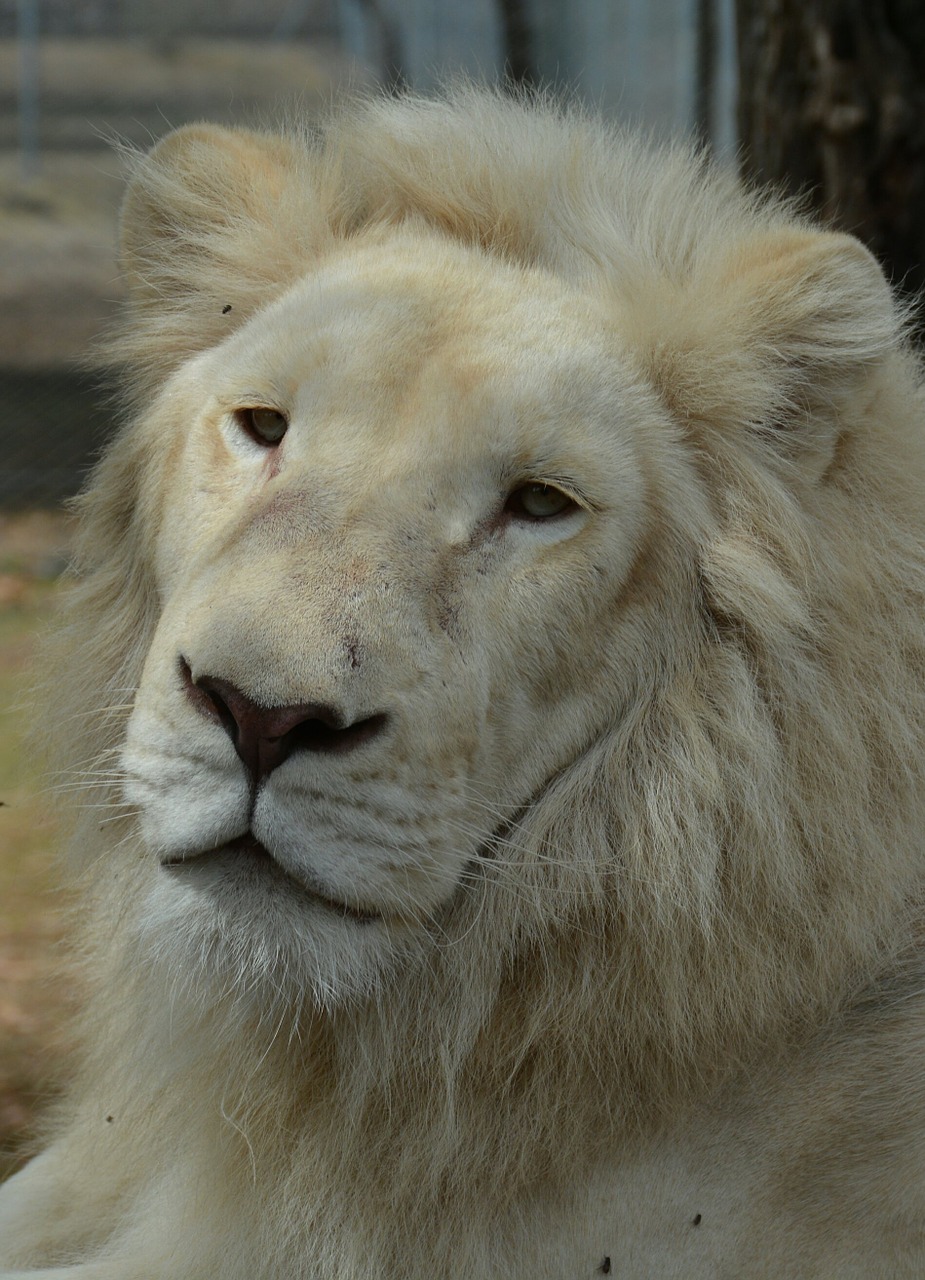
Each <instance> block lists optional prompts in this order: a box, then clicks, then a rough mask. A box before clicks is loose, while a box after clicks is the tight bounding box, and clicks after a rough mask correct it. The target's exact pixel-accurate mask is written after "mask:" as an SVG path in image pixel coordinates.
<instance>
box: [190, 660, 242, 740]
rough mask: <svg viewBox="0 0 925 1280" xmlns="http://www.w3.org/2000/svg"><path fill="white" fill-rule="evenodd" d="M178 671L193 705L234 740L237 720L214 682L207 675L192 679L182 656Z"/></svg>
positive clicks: (236, 733)
mask: <svg viewBox="0 0 925 1280" xmlns="http://www.w3.org/2000/svg"><path fill="white" fill-rule="evenodd" d="M180 673H181V676H182V679H183V687H184V691H185V693H186V696H187V698H189V700H190V702H192V704H193V706H194V707H196V709H197V710H198V711H201V712H202V713H203V714H204V715H206V716H208V717H209V719H210V720H217V721H218V722H219V724H221V725H222V727H223V728H224V729H225V731H226V732H227V734H228V736H229V737H230V738H231V739H232V741H234V740H235V739H236V738H237V736H238V722H237V720H236V719H235V716H234V713H233V712H232V710H231V708H230V707H229V706H228V703H227V702H226V701H225V699H224V698H223V697H222V695H221V693H220V692H219V690H218V687H217V684H216V682H215V681H213V680H210V678H209V677H208V676H202V677H200V679H198V680H194V679H193V673H192V671H191V669H190V665H189V663H188V662H187V661H186V659H185V658H184V657H181V658H180Z"/></svg>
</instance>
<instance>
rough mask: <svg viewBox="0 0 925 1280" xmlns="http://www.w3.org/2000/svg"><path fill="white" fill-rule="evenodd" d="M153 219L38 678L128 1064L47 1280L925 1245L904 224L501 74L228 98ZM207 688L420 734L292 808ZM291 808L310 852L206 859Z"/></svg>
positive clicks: (72, 1125)
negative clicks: (800, 195)
mask: <svg viewBox="0 0 925 1280" xmlns="http://www.w3.org/2000/svg"><path fill="white" fill-rule="evenodd" d="M123 249H124V265H125V272H126V276H127V279H128V283H129V288H130V295H131V301H130V306H129V312H128V315H127V318H126V320H125V324H124V327H123V329H122V330H121V332H120V336H119V338H118V340H117V342H116V343H115V355H116V357H117V358H118V359H119V360H121V361H123V362H124V363H125V365H126V368H127V371H128V382H129V385H130V387H131V389H132V396H133V406H134V416H133V419H132V421H131V424H130V425H129V426H128V427H127V428H126V429H125V430H124V431H123V432H122V434H121V435H120V436H119V437H118V439H117V440H115V441H114V443H113V444H112V446H111V447H110V448H109V450H108V451H107V453H106V455H105V456H104V458H103V459H102V461H101V463H100V465H99V467H98V469H97V471H96V473H95V475H94V477H93V479H92V481H91V483H90V485H89V486H88V488H87V490H86V492H85V494H84V495H83V497H82V498H81V500H80V507H81V512H82V516H83V532H82V535H81V541H80V546H79V552H78V566H77V579H76V581H75V582H74V584H73V586H72V588H71V594H70V601H69V603H68V605H67V607H66V612H65V616H64V618H63V619H62V621H61V630H60V634H59V636H58V638H57V641H56V649H57V654H56V655H53V657H52V658H51V659H50V662H51V666H50V668H49V670H50V671H51V673H52V674H50V675H49V687H50V688H51V689H52V690H53V698H54V701H53V703H51V704H50V705H52V706H53V708H54V711H53V715H51V713H50V718H51V719H53V721H54V724H53V726H52V727H53V729H54V732H55V734H56V735H57V737H58V739H59V743H60V750H61V753H62V756H63V759H64V760H65V761H66V763H67V764H68V765H69V766H70V767H71V768H73V769H74V771H75V772H74V778H75V779H77V780H83V781H87V780H89V781H90V782H91V783H92V784H93V785H92V787H91V788H90V790H89V791H88V792H87V793H86V794H87V798H88V801H89V803H88V804H87V805H86V806H85V807H84V808H83V810H82V813H81V816H80V817H79V821H78V824H77V833H76V836H75V841H74V856H75V859H76V860H77V864H78V866H79V868H80V873H79V874H80V876H81V877H82V881H83V884H84V891H85V896H84V899H83V906H82V908H81V911H80V917H81V920H80V926H79V932H80V934H81V937H82V941H81V943H80V947H79V954H80V956H81V957H82V964H83V967H84V969H85V971H86V973H87V981H88V985H89V994H88V1003H87V1011H86V1013H85V1015H84V1016H83V1017H82V1019H81V1023H80V1029H81V1039H82V1044H83V1049H82V1053H81V1056H80V1059H79V1062H78V1064H77V1066H76V1069H75V1073H74V1079H73V1082H72V1083H71V1086H70V1088H69V1091H68V1092H67V1094H66V1097H65V1100H64V1102H63V1103H62V1104H61V1105H60V1107H59V1108H58V1111H57V1114H56V1115H55V1116H54V1117H53V1118H52V1120H51V1121H50V1126H49V1132H48V1135H47V1145H46V1146H45V1148H44V1150H43V1151H42V1153H41V1154H39V1155H38V1156H37V1158H36V1159H35V1160H34V1161H33V1162H32V1163H31V1164H30V1165H28V1166H27V1167H26V1168H25V1169H24V1171H23V1172H21V1173H20V1174H18V1175H17V1176H16V1177H15V1178H14V1179H13V1180H12V1181H11V1182H10V1183H9V1184H8V1185H7V1186H6V1187H5V1188H4V1189H3V1191H2V1192H0V1272H2V1275H3V1276H4V1277H6V1278H7V1280H9V1277H10V1276H14V1275H18V1274H20V1273H26V1274H28V1275H30V1276H32V1277H33V1278H34V1277H43V1276H44V1277H55V1278H56V1280H64V1278H65V1277H70V1278H71V1280H91V1278H93V1280H97V1278H98V1280H107V1278H109V1277H113V1278H115V1277H119V1278H120V1280H155V1278H157V1280H168V1278H169V1280H205V1278H207V1277H208V1278H211V1277H219V1276H220V1277H222V1280H259V1278H264V1280H270V1278H272V1280H292V1278H295V1277H305V1280H309V1278H311V1280H360V1278H361V1277H362V1280H425V1278H426V1280H433V1278H435V1277H437V1276H440V1277H462V1278H467V1280H486V1278H487V1277H495V1276H497V1277H504V1278H505V1280H541V1278H547V1280H581V1277H588V1278H589V1280H590V1278H591V1277H593V1276H596V1275H599V1274H607V1273H608V1271H609V1273H610V1274H613V1275H617V1276H620V1277H625V1278H627V1280H641V1278H651V1280H655V1278H658V1280H662V1278H667V1277H676V1278H678V1280H693V1278H695V1277H720V1276H722V1277H737V1278H738V1277H774V1278H778V1277H800V1278H801V1280H802V1278H804V1277H834V1276H837V1277H865V1278H868V1280H869V1278H870V1277H885V1278H886V1277H890V1278H893V1277H896V1278H898V1277H913V1276H915V1277H920V1276H922V1275H923V1274H925V1195H923V1188H925V1126H923V1117H925V1098H923V1096H922V1095H923V1084H922V1081H923V1070H922V1065H921V1064H922V1055H923V1047H925V1036H923V1031H925V1012H923V1002H922V995H921V991H922V962H921V944H920V935H921V928H920V922H921V904H922V889H923V870H925V858H923V850H922V836H923V831H925V822H923V806H925V785H923V783H925V777H923V773H925V751H923V747H925V743H923V735H925V599H923V595H925V554H923V553H925V450H923V440H922V432H921V422H922V401H921V398H920V392H919V377H920V371H919V367H918V364H917V362H916V360H915V359H914V357H913V356H912V355H911V354H910V352H909V351H908V350H907V348H906V344H905V342H904V339H903V323H902V321H903V317H902V316H901V315H900V314H899V313H898V311H897V308H896V306H895V304H894V302H893V301H892V299H891V296H890V292H889V290H888V288H887V286H886V284H885V283H884V281H883V278H882V276H881V274H880V271H879V269H878V268H877V266H876V264H875V263H874V262H873V260H872V259H871V258H870V256H869V255H868V254H867V253H866V251H865V250H864V249H862V248H861V246H860V245H859V244H857V243H856V242H855V241H854V240H852V239H850V238H849V237H845V236H839V235H834V234H829V233H826V232H822V231H819V230H816V229H814V228H813V227H812V226H809V225H807V224H806V223H805V222H804V221H802V220H801V219H800V218H799V217H797V216H795V215H794V214H793V212H792V211H791V210H789V209H787V208H784V207H781V206H779V205H777V204H775V203H774V202H773V201H771V200H767V199H765V198H757V197H752V196H751V195H748V194H746V193H743V191H742V190H741V189H740V188H739V187H738V186H737V185H736V184H735V182H734V181H733V180H732V178H730V177H729V176H727V175H724V174H723V173H721V172H718V171H716V170H714V169H713V168H711V167H710V166H709V165H708V164H706V163H705V162H704V161H703V160H701V159H698V158H696V157H692V156H691V155H690V154H689V153H688V152H687V151H685V150H684V149H676V150H671V149H659V148H655V147H651V146H649V145H648V144H647V143H645V142H643V141H641V140H640V139H638V138H636V137H633V136H625V135H623V134H621V133H618V132H614V131H612V130H610V129H609V128H606V127H605V126H603V125H602V124H600V123H599V122H597V121H595V120H593V119H586V118H583V117H582V116H580V115H577V114H569V113H562V112H560V111H558V110H556V109H554V108H552V107H545V106H535V107H531V106H525V105H522V104H520V103H517V102H514V101H510V100H506V99H505V98H503V97H500V96H494V95H491V94H486V93H480V92H476V91H474V90H462V91H459V92H455V93H452V94H449V95H448V96H447V97H446V98H444V99H442V100H439V101H421V100H416V99H401V100H397V101H374V102H369V103H362V104H359V105H357V106H354V107H351V108H349V109H344V110H340V111H338V112H337V113H335V114H333V115H332V118H331V119H330V120H329V121H328V122H327V123H326V125H325V128H324V129H323V130H322V132H321V134H320V135H319V136H318V137H315V136H313V135H312V136H308V135H306V136H305V137H301V136H298V135H296V134H293V135H289V136H286V137H270V136H263V135H261V134H256V133H239V132H227V131H223V130H220V129H214V128H210V127H208V126H201V127H195V128H191V129H186V130H181V131H180V132H178V133H176V134H174V135H172V136H171V137H169V138H168V139H167V140H166V141H164V142H163V143H161V144H160V145H159V146H158V147H157V148H155V150H154V151H153V152H152V153H151V155H150V156H148V157H146V158H144V159H142V160H140V161H139V162H138V165H137V168H136V170H135V173H134V176H133V179H132V183H131V187H130V190H129V194H128V197H127V200H126V205H125V212H124V241H123ZM254 406H261V407H267V408H270V409H273V410H277V411H279V412H280V413H282V414H284V415H285V417H286V419H287V420H288V424H289V425H288V430H287V433H286V435H285V437H284V439H283V441H282V444H281V445H280V446H279V447H278V448H276V447H267V446H264V445H261V444H259V443H257V442H255V441H254V440H253V439H252V438H251V437H250V436H249V435H248V434H247V431H246V430H245V429H244V427H245V426H246V425H247V423H246V419H242V412H241V411H243V410H246V409H248V408H252V407H254ZM536 483H542V484H546V485H548V486H551V487H553V488H554V489H555V490H561V491H562V492H563V493H564V494H565V495H566V499H564V500H563V501H565V502H567V504H568V505H565V506H564V508H563V511H562V512H561V513H560V514H559V515H557V516H554V517H552V518H549V519H542V518H540V519H530V518H528V514H529V513H527V515H525V513H524V511H523V509H522V507H520V506H519V505H518V503H519V500H518V499H516V498H515V499H512V498H511V497H510V495H511V494H516V493H517V492H518V491H522V490H523V486H525V485H530V484H536ZM181 659H182V660H185V661H186V662H187V663H188V666H189V673H190V674H189V679H188V680H187V681H184V678H183V674H182V672H183V668H182V666H181ZM206 677H218V678H221V679H223V680H226V681H230V682H232V683H233V684H234V685H236V686H237V687H238V688H239V689H242V690H244V691H246V692H247V693H248V695H249V696H250V697H251V698H252V699H253V700H254V701H256V702H257V703H260V704H261V705H264V706H268V707H269V706H279V705H292V704H314V703H321V704H324V705H335V706H337V707H338V708H341V709H342V710H343V713H344V716H345V717H346V719H347V720H348V721H356V720H363V719H364V718H368V717H370V716H373V715H378V714H382V715H385V716H386V717H387V719H386V721H385V722H384V723H385V727H384V728H383V729H382V730H381V731H380V732H378V733H377V734H375V735H373V736H372V737H371V738H370V739H369V740H368V741H365V742H363V743H361V744H359V745H357V746H355V748H354V749H353V750H351V751H350V752H347V753H343V754H332V753H330V752H327V751H315V750H303V751H299V752H296V753H295V754H293V755H292V756H290V757H289V759H287V760H286V761H285V762H284V763H283V764H281V765H280V766H279V768H278V769H277V770H276V771H275V772H274V773H272V774H271V775H270V777H269V778H268V780H267V781H266V782H265V784H264V786H263V788H262V789H261V790H260V791H259V793H258V794H257V798H256V801H255V803H254V804H253V808H252V811H251V799H252V798H251V796H250V793H249V789H248V785H247V781H246V778H245V772H244V768H243V765H242V764H241V762H240V761H239V759H238V757H237V755H236V754H235V750H234V749H233V747H232V743H231V740H230V737H229V736H228V734H227V733H226V732H225V730H224V729H223V728H222V727H221V726H220V725H219V724H217V723H215V721H214V718H210V716H209V715H207V714H204V712H203V707H202V705H201V702H200V703H199V704H197V701H196V698H197V695H196V693H195V691H194V690H195V686H194V688H193V689H192V690H191V688H190V685H189V681H196V680H200V679H203V678H206ZM101 805H102V806H103V807H102V808H101V807H100V806H101ZM249 823H250V824H251V825H252V826H253V830H254V832H255V833H256V835H257V836H258V837H259V838H260V840H261V841H262V842H263V843H264V845H266V846H267V848H269V849H270V850H271V852H272V853H273V855H274V858H275V859H276V862H275V863H273V862H270V861H268V860H259V859H257V858H256V857H255V856H252V855H251V854H249V853H247V852H238V853H236V854H235V853H228V852H226V853H221V852H219V853H215V852H213V853H208V852H205V851H207V850H210V849H211V850H215V849H221V848H222V847H223V846H224V844H225V843H226V842H227V841H229V840H232V839H234V838H235V837H237V836H239V835H241V834H242V832H243V831H244V830H246V829H247V826H248V824H249ZM177 860H180V861H179V862H178V863H177ZM165 862H166V863H168V864H171V865H164V864H165ZM279 867H283V868H285V874H284V873H283V871H280V870H279V869H278V868H279ZM319 894H320V895H321V896H319ZM332 900H333V902H335V903H341V904H343V908H340V909H339V908H338V907H337V906H332V905H331V902H332ZM358 912H359V913H363V914H365V915H366V916H368V917H371V918H370V919H366V920H361V919H360V918H359V917H358V915H357V913H358ZM17 1269H18V1270H17Z"/></svg>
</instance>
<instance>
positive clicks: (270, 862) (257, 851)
mask: <svg viewBox="0 0 925 1280" xmlns="http://www.w3.org/2000/svg"><path fill="white" fill-rule="evenodd" d="M234 854H241V855H243V857H244V858H247V859H249V860H251V861H253V862H255V863H263V864H265V865H267V866H268V867H272V868H273V869H274V870H275V871H276V872H278V873H279V874H281V875H282V876H284V877H285V878H286V879H287V880H288V881H289V882H290V883H291V884H292V885H293V887H294V888H295V889H297V890H299V891H300V892H302V893H304V894H307V895H308V896H309V897H310V898H311V899H312V901H314V902H319V903H321V905H322V906H324V907H326V908H327V910H329V911H332V912H335V913H336V914H337V915H339V916H343V917H344V918H345V919H347V920H355V921H356V922H357V923H358V924H372V923H373V922H374V921H376V920H379V919H381V917H380V916H378V915H376V914H374V913H373V912H369V911H361V910H360V909H359V908H358V907H352V906H350V905H349V903H346V902H339V901H337V899H336V898H329V897H328V895H327V894H325V893H323V892H322V891H321V890H320V889H319V888H317V887H316V885H315V884H313V883H312V882H311V881H308V882H306V881H302V880H297V879H296V877H295V876H293V875H291V874H290V873H289V872H288V871H287V870H286V868H285V867H282V866H280V864H279V862H277V860H276V859H275V858H274V857H273V855H272V854H271V853H270V851H269V849H267V848H266V847H265V846H264V845H262V844H261V843H260V841H259V840H257V839H256V838H255V837H254V836H252V835H244V836H238V837H237V838H236V839H234V840H229V841H228V843H227V844H222V845H218V846H217V847H216V848H214V849H205V850H203V851H202V852H201V853H195V854H189V855H187V856H186V857H178V858H164V859H163V860H162V861H161V866H162V867H166V868H169V869H171V870H174V869H177V868H182V867H190V866H195V865H202V864H203V863H206V862H210V861H211V860H212V859H213V858H224V857H227V856H228V855H234Z"/></svg>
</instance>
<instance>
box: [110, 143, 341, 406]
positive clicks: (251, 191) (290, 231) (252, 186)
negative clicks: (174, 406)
mask: <svg viewBox="0 0 925 1280" xmlns="http://www.w3.org/2000/svg"><path fill="white" fill-rule="evenodd" d="M309 165H310V155H309V153H308V151H307V150H306V148H305V147H304V145H302V144H301V143H300V142H299V141H298V140H289V139H286V138H281V137H279V136H270V135H265V134H261V133H255V132H250V131H245V130H240V129H223V128H219V127H218V126H213V125H190V126H187V127H185V128H183V129H178V130H177V131H176V132H175V133H171V134H169V135H168V136H167V137H166V138H164V140H163V141H162V142H159V143H158V144H157V146H156V147H154V149H153V150H152V151H150V152H149V153H148V154H147V155H144V156H141V157H140V158H138V159H137V160H136V161H135V162H134V169H133V172H132V174H131V177H130V182H129V187H128V192H127V194H126V197H125V201H124V204H123V207H122V234H121V264H122V270H123V274H124V277H125V281H126V284H127V288H128V314H127V317H125V318H124V319H123V322H122V327H121V329H120V331H119V332H118V333H117V334H116V335H115V337H114V339H113V341H112V343H111V353H112V354H113V356H114V357H115V358H116V359H117V360H120V361H122V362H123V363H125V364H127V365H129V366H131V367H134V369H135V370H136V372H137V374H138V375H139V376H140V378H141V379H142V381H145V377H146V375H148V376H152V375H153V376H154V378H155V379H156V380H157V381H160V380H162V378H163V377H164V376H165V375H166V374H167V373H169V372H170V371H171V370H172V369H174V368H175V367H176V366H177V365H178V364H180V363H181V362H182V361H183V360H184V359H186V358H188V357H189V356H191V355H193V354H195V353H196V352H197V351H201V350H203V349H205V348H207V347H209V346H211V345H214V344H215V343H216V342H219V341H221V339H222V338H223V337H225V336H226V335H227V334H229V333H230V332H231V331H232V329H234V328H235V327H237V325H239V324H241V323H242V322H243V321H244V320H245V319H246V318H247V317H248V316H249V315H251V314H253V312H254V311H255V310H257V309H258V308H259V307H261V306H263V305H264V304H266V303H267V302H269V301H270V300H271V299H272V298H274V297H275V296H277V295H278V294H279V293H280V292H281V291H282V290H283V289H284V288H285V287H286V286H287V285H289V284H290V283H292V282H293V281H294V280H295V279H297V278H298V276H300V275H302V274H303V273H304V272H305V271H307V270H308V269H309V268H310V266H311V263H312V260H313V259H314V258H316V257H317V255H318V253H319V252H320V251H321V250H322V248H323V247H324V245H325V244H326V243H327V242H328V241H329V240H330V237H331V232H330V229H329V226H328V222H327V218H326V217H325V216H324V211H323V208H322V205H323V201H321V200H320V199H319V198H318V196H319V194H320V193H319V192H318V191H317V186H318V183H317V180H316V181H314V182H313V180H312V179H313V176H314V175H312V174H311V173H309V172H307V169H308V167H309Z"/></svg>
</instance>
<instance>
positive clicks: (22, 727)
mask: <svg viewBox="0 0 925 1280" xmlns="http://www.w3.org/2000/svg"><path fill="white" fill-rule="evenodd" d="M65 541H66V529H65V525H64V522H63V520H62V519H61V518H58V517H52V516H47V515H42V514H34V515H29V516H21V517H17V518H15V519H14V518H12V517H2V518H0V801H2V807H0V1178H2V1177H4V1176H5V1175H6V1174H7V1173H9V1172H11V1171H12V1170H13V1169H14V1168H15V1167H16V1165H17V1164H18V1163H19V1160H20V1159H21V1153H22V1149H23V1145H24V1143H25V1141H26V1140H27V1138H28V1135H29V1132H30V1129H31V1127H32V1124H33V1119H34V1116H35V1112H36V1109H37V1107H38V1105H39V1102H40V1100H41V1098H42V1097H43V1096H44V1095H45V1094H46V1093H47V1090H48V1088H49V1081H50V1080H51V1078H52V1077H53V1075H54V1073H55V1067H56V1064H57V1060H58V1057H59V1053H60V1039H59V1035H58V1031H57V1029H58V1028H59V1027H60V1024H61V1015H62V1011H63V1008H64V1006H65V1005H66V1003H67V998H68V996H67V991H66V990H65V989H63V988H62V985H61V982H60V980H59V979H56V969H57V948H56V943H57V940H58V936H59V930H60V920H61V905H62V904H61V899H60V897H59V896H58V895H57V894H56V892H55V889H54V885H55V880H56V877H55V874H54V869H53V862H54V851H55V828H54V822H53V819H52V818H51V816H50V814H49V805H48V803H47V799H46V795H47V793H46V790H45V784H44V782H43V781H42V779H41V776H40V775H41V769H40V766H39V764H38V762H37V761H36V760H35V758H34V756H33V754H32V753H31V752H30V750H29V748H28V746H27V734H28V728H29V723H30V711H29V701H28V686H29V680H30V676H29V667H30V660H31V658H32V655H33V653H34V649H35V637H36V632H37V630H38V629H39V628H40V626H41V624H42V622H43V620H44V619H45V618H46V617H47V615H48V612H49V609H50V606H51V603H52V600H53V597H54V593H55V584H54V581H53V579H51V578H50V577H49V576H48V575H49V574H51V573H52V572H53V570H54V569H55V568H56V567H57V565H58V563H59V559H60V555H61V547H62V546H63V545H64V543H65Z"/></svg>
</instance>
